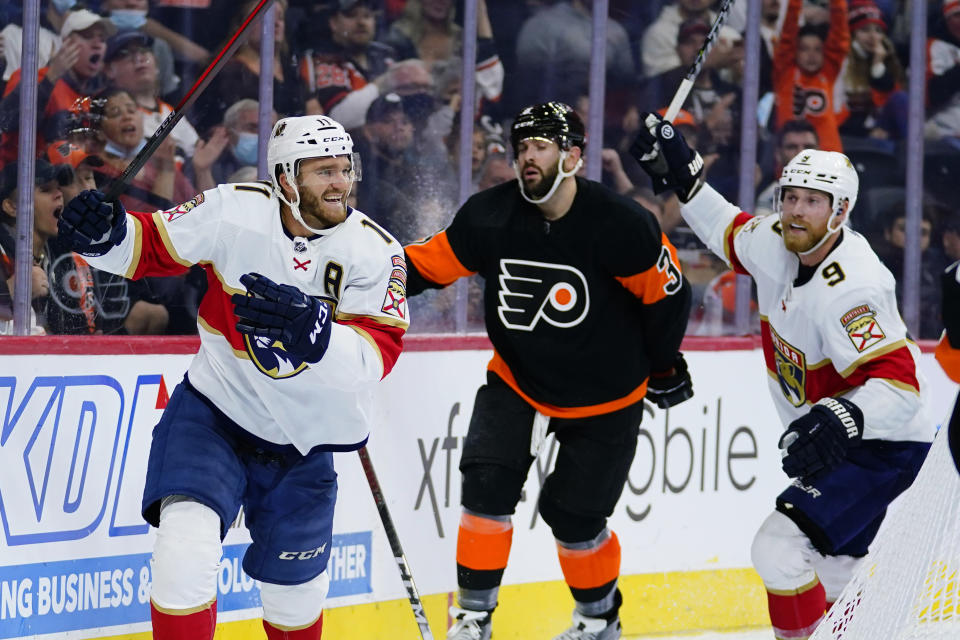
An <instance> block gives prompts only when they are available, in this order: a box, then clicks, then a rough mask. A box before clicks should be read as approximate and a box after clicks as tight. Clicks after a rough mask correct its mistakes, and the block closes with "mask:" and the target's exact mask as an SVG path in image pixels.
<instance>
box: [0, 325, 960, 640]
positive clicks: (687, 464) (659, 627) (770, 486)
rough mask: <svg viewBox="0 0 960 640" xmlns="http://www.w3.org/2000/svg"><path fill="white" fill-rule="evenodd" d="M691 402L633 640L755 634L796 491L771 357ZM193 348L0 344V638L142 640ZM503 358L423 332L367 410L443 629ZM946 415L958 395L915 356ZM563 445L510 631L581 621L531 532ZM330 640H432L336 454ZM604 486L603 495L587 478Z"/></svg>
mask: <svg viewBox="0 0 960 640" xmlns="http://www.w3.org/2000/svg"><path fill="white" fill-rule="evenodd" d="M685 348H686V351H687V360H688V362H689V364H690V368H691V371H692V375H693V379H694V387H695V391H696V397H695V398H694V399H692V400H691V401H688V402H686V403H684V404H683V405H680V406H678V407H676V408H675V409H671V410H670V411H669V412H661V411H659V410H653V409H651V410H650V411H649V412H648V413H647V414H646V415H645V416H644V420H643V423H642V424H641V433H640V438H639V441H638V447H637V455H636V459H635V461H634V463H633V467H632V469H631V473H630V480H629V483H628V486H627V487H626V489H625V491H624V494H623V496H622V498H621V500H620V502H619V503H618V505H617V508H616V511H615V513H614V515H613V517H612V518H611V522H610V526H611V528H613V529H614V530H615V531H616V532H617V534H618V536H619V538H620V542H621V545H622V547H623V564H622V573H623V574H624V577H623V579H622V583H621V587H622V590H623V592H624V597H625V605H624V608H623V610H622V618H623V622H624V629H625V632H627V633H629V634H639V633H655V632H670V631H684V630H691V631H692V630H698V629H723V628H735V627H749V626H759V625H762V624H765V623H766V606H765V598H764V596H763V592H762V588H761V587H760V583H759V580H758V578H757V577H756V575H755V574H754V573H753V571H752V570H751V569H749V566H750V559H749V547H750V541H751V538H752V536H753V533H754V531H755V530H756V528H757V527H758V526H759V524H760V523H761V521H762V520H763V518H764V517H766V515H767V514H768V513H769V511H770V509H771V508H772V505H773V498H774V496H775V495H776V494H777V493H779V491H780V490H781V489H782V488H783V487H784V486H785V478H784V476H783V474H782V472H781V471H780V468H779V453H778V450H777V448H776V441H777V438H778V436H779V434H780V429H781V427H780V424H779V420H778V418H777V416H776V413H775V410H774V408H773V404H772V402H771V401H770V399H769V396H768V392H767V382H766V373H765V369H764V365H763V358H762V355H761V352H760V350H759V346H758V345H757V344H756V343H755V342H754V341H753V340H750V339H727V340H722V339H721V340H717V339H714V340H706V339H699V340H696V341H691V342H689V343H688V344H687V345H685ZM195 349H196V342H195V340H193V339H171V340H169V341H162V340H149V339H147V340H143V339H133V340H131V339H126V340H114V339H109V338H102V339H91V340H76V339H75V340H72V341H70V340H59V339H56V338H46V339H42V340H37V339H30V338H4V339H3V342H0V351H2V352H3V353H0V416H3V426H2V432H0V519H2V526H3V531H2V536H3V537H2V539H0V639H7V638H34V637H39V638H43V637H50V638H53V637H56V638H65V639H72V638H77V639H79V638H105V637H115V636H121V637H124V638H149V631H148V630H149V624H148V620H149V609H148V605H147V600H148V593H149V583H150V567H149V557H150V550H151V548H152V543H153V531H151V530H150V528H149V527H148V526H147V525H146V524H144V523H143V521H142V520H141V518H140V515H139V505H140V491H141V489H142V484H143V478H144V474H145V462H146V457H147V451H148V449H149V443H150V432H151V429H152V427H153V425H154V424H155V423H156V421H157V419H158V417H159V415H160V413H161V411H162V408H163V406H164V405H165V402H166V400H167V398H168V395H169V393H171V392H172V390H173V388H174V386H175V385H176V384H177V382H178V381H179V380H180V379H181V377H182V375H183V372H184V371H185V369H186V367H187V366H188V364H189V362H190V359H191V357H192V353H193V352H194V351H195ZM490 354H491V352H490V350H489V345H488V343H487V342H486V340H485V339H484V338H482V337H467V338H445V337H414V338H410V339H408V346H407V350H406V352H405V353H404V355H403V356H402V357H401V358H400V361H399V362H398V364H397V367H396V368H395V370H394V372H393V373H392V374H391V375H390V376H389V377H388V378H387V379H386V380H385V381H384V382H383V384H382V385H380V386H379V387H378V388H377V389H376V390H375V392H374V394H373V396H374V397H373V401H372V402H373V405H372V407H373V409H372V410H373V415H374V416H375V420H374V429H373V434H372V436H371V439H370V444H369V450H370V453H371V457H372V459H373V462H374V465H375V467H376V471H377V473H378V475H379V477H380V482H381V485H382V486H383V489H384V492H385V494H386V497H387V501H388V504H389V508H390V511H391V514H392V516H393V519H394V521H395V523H396V525H397V529H398V531H399V534H400V537H401V541H402V544H403V547H404V551H405V552H406V556H407V559H408V561H409V564H410V567H411V569H412V571H413V576H414V579H415V581H416V584H417V586H418V587H419V590H420V592H421V594H423V595H424V602H425V605H426V609H427V615H428V618H429V619H430V622H431V626H432V628H433V630H434V633H435V635H436V636H438V637H443V633H444V629H445V628H446V623H447V621H446V608H447V606H448V604H449V603H450V601H451V592H452V591H453V590H454V589H455V588H456V581H455V568H454V552H455V546H456V534H457V524H458V520H459V506H458V505H459V489H460V488H459V472H458V470H457V465H458V462H459V458H460V450H461V446H462V442H463V436H464V435H465V434H466V430H467V425H468V422H469V416H470V411H471V408H472V404H473V397H474V393H475V391H476V388H477V387H478V386H479V385H480V384H482V383H483V381H484V372H485V367H486V363H487V361H488V360H489V358H490ZM922 368H923V372H924V374H925V376H926V378H927V382H928V385H929V389H930V396H931V401H932V404H933V415H934V417H935V418H936V419H940V418H941V417H943V416H945V415H946V412H947V410H948V408H949V406H950V404H951V402H952V399H953V397H954V395H955V393H956V388H955V385H953V384H952V383H950V382H949V381H948V380H947V379H946V377H945V376H944V375H943V374H942V373H941V372H940V370H939V368H938V367H937V365H936V363H935V361H934V360H933V356H932V354H931V353H929V349H927V350H925V353H924V355H923V360H922ZM554 455H555V443H554V442H553V440H552V438H551V440H550V441H549V442H548V445H547V447H546V449H545V451H544V453H543V454H542V455H541V458H540V459H539V460H538V461H536V462H535V464H534V466H533V467H532V468H531V471H530V477H529V479H528V483H527V486H526V487H525V491H524V499H523V501H522V502H521V503H520V505H519V507H518V509H517V514H516V516H515V517H514V521H513V522H514V529H515V531H514V538H513V548H512V551H511V557H510V564H509V566H508V568H507V571H506V573H505V576H504V583H505V587H504V588H503V589H502V591H501V598H500V602H501V604H500V607H499V608H498V610H497V613H496V615H495V616H494V631H495V636H496V637H497V638H498V639H499V640H507V639H510V638H517V639H520V638H534V637H552V634H556V633H558V632H559V630H561V629H562V628H564V627H565V626H566V624H567V622H568V620H569V615H570V611H571V608H572V601H571V599H570V596H569V592H568V591H567V590H566V587H565V586H564V585H563V583H562V577H561V573H560V568H559V565H558V562H557V559H556V551H555V547H554V544H553V541H552V537H551V535H550V531H549V529H548V527H546V526H545V525H544V524H543V522H542V521H541V520H540V519H539V518H538V517H537V515H536V509H535V505H536V501H537V495H538V492H539V486H540V481H541V480H542V478H543V477H544V476H545V475H546V473H548V471H549V468H550V465H551V464H552V460H553V456H554ZM336 463H337V470H338V473H339V474H340V494H339V500H338V508H337V514H336V518H335V526H334V539H333V541H332V555H331V563H330V572H331V578H332V580H331V592H330V598H329V600H328V602H327V607H328V609H327V612H326V614H325V625H324V626H325V632H324V637H326V638H361V639H368V638H378V639H379V638H390V639H398V640H402V639H405V638H409V639H411V640H413V639H415V638H419V637H420V636H419V632H418V631H417V627H416V625H415V624H414V621H413V617H412V614H411V612H410V607H409V605H408V604H407V602H406V600H405V599H404V598H405V596H406V592H405V590H404V588H403V585H402V584H401V582H400V577H399V573H398V571H397V568H396V566H395V562H394V559H393V556H392V554H391V552H390V548H389V546H388V544H387V541H386V538H385V536H384V534H383V533H382V528H381V526H380V521H379V517H378V515H377V511H376V509H375V506H374V504H373V500H372V498H371V496H370V491H369V489H368V486H367V483H366V480H365V479H364V477H363V474H362V471H361V469H360V465H359V461H358V460H357V456H356V454H353V453H349V454H338V455H337V456H336ZM584 482H585V483H589V482H590V479H589V478H584ZM248 543H249V537H248V535H247V534H246V530H245V529H244V528H243V526H242V523H238V526H236V527H235V528H233V529H231V531H230V533H229V534H228V536H227V538H226V540H225V542H224V561H223V563H222V568H221V572H220V579H219V602H218V609H219V615H218V620H219V621H220V625H219V627H220V628H219V630H218V634H217V638H224V639H228V640H229V639H237V640H239V639H241V638H256V637H262V633H263V632H262V630H260V626H259V625H260V623H259V620H258V616H259V595H258V593H259V592H258V588H257V584H256V583H255V581H253V580H251V579H250V578H249V577H247V576H246V575H245V574H243V572H242V570H241V569H240V568H239V564H240V558H242V554H243V551H244V549H245V547H246V545H247V544H248Z"/></svg>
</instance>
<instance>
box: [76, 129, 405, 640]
mask: <svg viewBox="0 0 960 640" xmlns="http://www.w3.org/2000/svg"><path fill="white" fill-rule="evenodd" d="M267 160H268V164H269V166H270V171H271V178H272V181H271V182H251V183H241V184H224V185H220V186H218V187H217V188H215V189H211V190H209V191H206V192H204V193H202V194H200V195H198V196H197V197H195V198H194V199H192V200H190V201H189V202H185V203H183V204H181V205H180V206H178V207H176V208H173V209H170V210H168V211H157V212H156V213H136V212H125V211H124V209H123V206H122V205H121V204H120V203H119V202H115V203H112V205H111V204H109V203H106V202H104V196H103V194H102V193H100V192H99V191H85V192H83V193H81V194H80V195H79V196H77V197H76V198H75V199H74V200H72V201H71V202H70V203H69V204H68V205H67V207H66V208H65V210H64V212H63V214H62V216H61V219H60V237H62V238H65V239H67V240H68V241H69V242H70V243H71V245H72V246H73V248H74V250H76V251H78V252H79V253H82V254H83V255H85V256H89V261H90V263H91V264H93V265H95V266H96V267H97V268H98V269H104V270H107V271H110V272H113V273H116V274H121V275H125V276H127V277H130V278H140V277H143V276H164V275H173V274H179V273H183V272H185V271H186V270H187V268H188V267H189V266H190V265H193V264H199V265H202V267H203V269H204V270H205V271H206V274H207V284H208V289H207V293H206V295H205V296H204V298H203V301H202V303H201V305H200V310H199V316H198V318H197V324H198V325H199V333H200V351H199V352H198V353H197V355H196V357H195V358H194V359H193V361H192V363H191V364H190V367H189V370H188V372H187V375H186V376H185V377H184V380H183V382H182V383H181V384H179V385H178V386H177V388H176V390H175V391H174V393H173V395H172V397H171V398H170V403H169V404H168V406H167V408H166V410H165V411H164V414H163V416H162V418H161V420H160V422H159V424H158V425H157V426H156V428H155V429H154V432H153V441H152V444H151V449H150V459H149V463H148V468H147V479H146V486H145V489H144V495H143V515H144V518H145V519H146V520H147V521H148V522H149V523H150V524H152V525H154V526H157V527H159V531H158V533H157V539H156V544H155V546H154V551H153V558H152V560H151V564H152V568H153V582H152V586H151V594H150V605H151V619H152V622H153V636H154V638H158V639H162V640H173V639H177V640H210V638H212V637H213V632H214V626H215V623H216V595H217V576H218V566H219V561H220V557H221V541H222V539H223V536H224V535H225V533H226V529H227V527H228V526H229V525H230V523H231V522H232V521H233V520H234V518H235V517H236V515H237V513H238V510H239V508H240V506H241V505H242V506H243V507H244V512H245V518H246V524H247V527H248V528H249V530H250V535H251V538H252V539H253V543H252V544H251V545H250V546H249V548H248V549H247V551H246V553H245V555H244V558H243V568H244V570H245V571H246V572H247V574H249V575H250V576H251V577H253V578H255V579H257V580H259V581H260V582H261V598H262V601H263V618H264V619H263V627H264V629H265V631H266V634H267V638H268V639H270V640H275V639H280V638H283V639H284V640H316V639H318V638H320V636H321V629H322V622H323V616H322V608H323V603H324V599H325V597H326V595H327V589H328V585H329V577H328V574H327V570H326V569H327V562H328V559H329V556H330V548H331V537H332V526H333V525H332V520H333V508H334V503H335V501H336V493H337V481H336V473H335V472H334V469H333V457H332V452H333V451H348V450H353V449H358V448H359V447H361V446H363V444H364V443H365V442H366V440H367V435H368V416H367V415H366V412H365V407H366V406H367V402H366V396H367V394H368V392H369V387H370V385H372V384H373V383H376V382H377V381H379V380H380V379H381V378H383V377H384V376H385V375H386V374H387V373H389V371H390V369H391V368H392V367H393V365H394V363H395V362H396V360H397V357H398V356H399V354H400V351H401V349H402V336H403V333H404V331H405V330H406V328H407V326H408V323H409V317H408V314H407V304H406V294H405V286H406V265H405V263H404V258H403V248H402V247H401V246H400V245H399V244H398V243H397V242H396V241H395V240H394V239H393V238H392V237H391V236H390V234H389V233H387V232H386V231H384V230H383V229H382V228H380V227H379V226H378V225H377V224H375V223H374V222H373V221H372V220H371V219H370V218H368V217H367V216H365V215H364V214H363V213H361V212H360V211H357V210H355V209H352V208H350V207H348V206H347V204H346V200H347V195H348V194H349V192H350V189H351V187H352V186H353V182H354V181H355V180H357V179H359V177H360V176H359V175H358V174H359V166H358V160H357V158H355V156H354V154H353V143H352V140H351V139H350V135H349V134H347V133H346V132H345V131H344V130H343V127H341V126H340V125H339V124H338V123H337V122H335V121H334V120H331V119H330V118H326V117H317V116H308V117H298V118H285V119H283V120H280V121H278V122H277V124H276V126H275V127H274V129H273V133H272V136H271V138H270V146H269V149H268V152H267Z"/></svg>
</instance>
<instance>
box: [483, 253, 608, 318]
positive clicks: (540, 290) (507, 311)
mask: <svg viewBox="0 0 960 640" xmlns="http://www.w3.org/2000/svg"><path fill="white" fill-rule="evenodd" d="M499 298H500V306H499V307H497V314H498V315H499V316H500V321H501V322H503V326H505V327H507V328H508V329H518V330H520V331H533V329H534V328H535V327H536V326H537V323H538V322H540V320H543V321H544V322H546V323H548V324H552V325H553V326H555V327H561V328H564V327H573V326H576V325H578V324H580V322H581V321H582V320H583V319H584V318H585V317H586V315H587V311H589V310H590V293H589V290H588V289H587V279H586V278H585V277H584V275H583V274H582V273H581V272H580V271H579V270H577V269H574V268H573V267H569V266H567V265H563V264H550V263H546V262H531V261H529V260H509V259H504V260H501V261H500V293H499Z"/></svg>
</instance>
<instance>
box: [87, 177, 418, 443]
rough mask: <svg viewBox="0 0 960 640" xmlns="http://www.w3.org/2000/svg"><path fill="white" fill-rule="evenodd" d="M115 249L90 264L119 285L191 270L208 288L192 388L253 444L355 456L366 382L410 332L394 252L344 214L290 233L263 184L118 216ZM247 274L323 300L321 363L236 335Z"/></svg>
mask: <svg viewBox="0 0 960 640" xmlns="http://www.w3.org/2000/svg"><path fill="white" fill-rule="evenodd" d="M126 223H127V235H126V237H125V238H124V240H123V243H122V244H121V245H120V246H118V247H115V248H113V249H112V250H111V251H109V252H108V253H107V254H106V255H104V256H102V257H99V258H90V259H89V261H90V263H91V264H92V265H94V266H96V267H97V268H99V269H105V270H107V271H111V272H113V273H117V274H121V275H125V276H126V277H128V278H139V277H142V276H147V275H172V274H177V273H183V272H184V271H185V270H186V269H187V268H188V267H189V266H190V265H194V264H199V265H201V266H202V267H203V269H204V271H206V273H207V285H208V287H207V293H206V294H205V295H204V298H203V301H202V302H201V304H200V310H199V317H198V318H197V324H198V325H199V329H200V331H199V332H200V351H199V352H198V353H197V355H196V357H195V358H194V360H193V362H192V363H191V365H190V369H189V372H188V375H189V378H190V382H191V384H192V385H193V386H194V387H196V389H197V390H198V391H200V392H201V393H202V394H203V395H205V396H206V397H207V398H209V399H210V400H211V401H213V403H214V404H216V406H217V407H219V408H220V410H222V411H223V412H224V413H225V414H226V415H227V416H228V417H230V418H231V419H232V420H233V421H235V422H236V423H237V424H239V425H240V426H241V427H243V428H244V429H246V430H247V431H249V432H250V433H252V434H254V435H256V436H258V437H260V438H263V439H264V440H267V441H270V442H274V443H278V444H290V443H292V444H293V445H295V446H296V447H297V449H299V450H300V451H301V452H304V453H306V452H307V451H309V450H310V449H311V448H313V447H315V446H318V445H323V446H324V447H326V448H328V449H333V450H337V449H355V448H357V447H359V446H360V445H362V443H363V442H364V440H365V439H366V437H367V435H368V432H369V426H368V416H367V415H366V407H368V406H369V395H370V386H371V384H372V383H375V382H377V381H378V380H380V379H381V378H382V377H383V376H385V375H386V374H387V373H388V372H389V371H390V369H391V368H392V367H393V364H394V363H395V362H396V360H397V357H398V356H399V354H400V350H401V348H402V335H403V333H404V331H405V330H406V328H407V326H408V325H409V315H408V311H407V304H406V264H405V262H404V258H403V248H402V247H401V246H400V244H399V243H398V242H397V241H396V240H394V239H393V237H391V236H390V235H389V234H388V233H387V232H386V231H384V230H383V229H382V228H381V227H380V226H379V225H377V224H376V223H374V222H373V221H372V220H370V218H368V217H367V216H366V215H364V214H363V213H361V212H360V211H357V210H354V209H351V210H350V214H349V215H348V216H347V219H346V221H344V222H343V223H341V224H339V225H337V226H335V227H332V228H331V229H328V230H325V231H324V232H323V233H322V234H318V235H315V236H311V237H309V238H299V237H293V236H291V235H290V233H289V232H288V231H287V230H286V229H285V227H284V226H283V224H282V222H281V219H280V209H279V201H278V199H277V197H276V195H275V194H274V192H273V189H272V188H271V187H270V186H269V185H268V184H266V183H261V182H251V183H240V184H224V185H220V186H219V187H217V188H216V189H211V190H209V191H206V192H204V193H202V194H200V195H198V196H197V197H195V198H194V199H192V200H190V201H189V202H186V203H184V204H181V205H179V206H178V207H175V208H173V209H170V210H168V211H158V212H156V213H153V214H149V213H128V214H127V221H126ZM250 272H256V273H259V274H262V275H264V276H266V277H268V278H270V279H271V280H273V281H274V282H277V283H281V284H289V285H293V286H296V287H297V288H299V289H300V290H301V291H303V292H304V293H306V294H308V295H311V296H314V297H317V298H320V299H322V300H324V301H327V302H328V303H330V305H331V307H332V309H333V311H334V319H335V322H334V323H333V325H332V332H331V337H330V346H329V347H328V349H327V351H326V353H325V354H324V356H323V359H322V360H320V362H318V363H316V364H307V363H304V362H302V361H300V360H299V359H297V358H294V357H291V356H290V355H289V354H287V353H286V351H285V350H284V349H283V345H282V344H281V343H279V342H274V341H270V340H264V339H257V338H250V337H248V336H244V335H243V334H241V333H239V332H238V331H237V330H236V328H235V324H236V322H237V318H236V316H235V315H234V312H233V304H232V303H231V302H230V296H231V295H232V294H234V293H241V294H245V293H246V289H245V288H244V287H243V285H242V284H240V276H242V275H243V274H245V273H250Z"/></svg>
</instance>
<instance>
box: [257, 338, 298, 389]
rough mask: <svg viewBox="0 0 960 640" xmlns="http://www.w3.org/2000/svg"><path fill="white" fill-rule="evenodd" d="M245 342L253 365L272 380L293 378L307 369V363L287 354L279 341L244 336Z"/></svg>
mask: <svg viewBox="0 0 960 640" xmlns="http://www.w3.org/2000/svg"><path fill="white" fill-rule="evenodd" d="M243 342H244V344H245V345H246V347H247V353H248V354H249V355H250V360H252V361H253V364H255V365H256V366H257V369H259V370H260V372H261V373H263V374H264V375H267V376H270V377H271V378H278V379H279V378H292V377H293V376H295V375H297V374H298V373H300V372H301V371H303V370H304V369H306V368H307V363H306V362H304V361H303V360H301V359H299V358H296V357H294V356H292V355H290V354H289V353H287V350H286V349H284V347H283V343H281V342H280V341H279V340H274V339H273V338H265V337H261V336H255V337H251V336H248V335H244V336H243Z"/></svg>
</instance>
